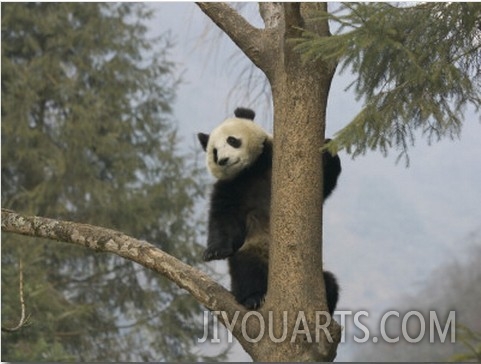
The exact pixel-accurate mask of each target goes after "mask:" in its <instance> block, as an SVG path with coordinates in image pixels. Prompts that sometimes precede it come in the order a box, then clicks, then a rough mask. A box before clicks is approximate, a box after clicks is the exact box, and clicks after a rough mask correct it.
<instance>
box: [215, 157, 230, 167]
mask: <svg viewBox="0 0 481 364" xmlns="http://www.w3.org/2000/svg"><path fill="white" fill-rule="evenodd" d="M227 163H229V158H221V159H219V160H218V161H217V164H218V165H219V166H225V165H227Z"/></svg>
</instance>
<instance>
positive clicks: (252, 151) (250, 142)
mask: <svg viewBox="0 0 481 364" xmlns="http://www.w3.org/2000/svg"><path fill="white" fill-rule="evenodd" d="M271 138H272V137H271V136H270V135H269V134H267V133H266V132H265V131H264V130H263V129H262V128H261V127H260V126H258V125H256V124H255V123H254V122H253V121H251V120H247V119H240V118H232V119H227V120H225V121H224V122H223V123H222V124H221V125H219V126H218V127H217V128H216V129H214V130H213V131H212V133H211V134H210V136H209V137H208V143H207V147H206V148H205V150H206V157H207V167H208V168H209V171H210V172H211V173H212V175H213V176H214V177H216V178H217V179H220V180H225V179H231V178H234V177H235V176H237V175H238V174H239V173H240V172H241V171H242V170H244V169H246V168H248V167H249V166H250V165H252V163H254V162H255V161H256V159H257V158H258V157H259V156H260V155H261V153H262V151H263V148H264V142H265V141H266V139H271Z"/></svg>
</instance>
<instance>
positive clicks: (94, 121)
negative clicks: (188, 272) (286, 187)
mask: <svg viewBox="0 0 481 364" xmlns="http://www.w3.org/2000/svg"><path fill="white" fill-rule="evenodd" d="M150 15H151V14H150V12H149V11H147V10H146V8H145V7H144V6H142V5H139V4H133V3H122V4H115V3H85V4H84V3H8V4H6V3H2V25H1V26H2V105H1V115H2V126H1V127H2V192H1V195H2V206H3V207H6V208H11V209H15V210H18V211H22V212H24V213H28V214H35V215H41V216H50V217H55V218H61V219H67V220H73V221H79V222H85V223H94V224H95V225H99V226H106V227H112V228H116V229H119V230H121V231H124V232H126V233H128V234H130V235H132V236H136V237H138V238H141V239H145V240H148V241H150V242H153V243H156V244H158V245H159V246H160V247H161V248H162V249H163V250H165V251H166V252H169V253H171V254H173V255H176V256H178V257H180V258H181V259H182V260H184V261H186V262H187V263H190V264H195V262H197V261H198V257H199V256H200V254H199V251H200V247H199V246H198V244H197V241H196V236H197V232H196V230H195V228H196V226H195V222H194V220H195V218H194V214H193V213H194V211H193V210H194V204H195V201H196V199H197V197H199V196H200V195H201V191H202V188H201V187H202V185H201V183H199V182H198V181H199V178H198V175H197V173H198V172H197V170H196V168H195V166H194V165H189V161H188V160H187V158H186V156H184V155H182V154H180V153H179V152H178V151H177V149H176V143H177V141H178V139H177V136H176V130H175V127H174V126H173V124H172V118H171V116H170V113H171V109H170V105H171V103H172V101H173V98H174V94H175V88H176V84H177V80H176V78H175V77H174V67H175V65H174V64H172V63H171V62H169V60H168V54H167V53H168V50H169V47H170V43H169V39H168V37H167V36H163V37H160V38H158V39H155V40H151V39H148V38H147V36H146V27H145V26H144V25H143V24H142V21H141V20H142V19H147V18H148V17H149V16H150ZM25 240H26V238H23V237H20V236H10V235H5V234H4V235H3V236H2V327H4V326H5V327H12V326H14V324H12V323H14V322H18V318H19V317H20V309H19V303H18V295H19V292H18V277H19V276H18V274H19V273H18V269H19V261H20V259H21V261H22V262H23V277H24V298H25V303H26V311H27V314H28V315H29V320H28V322H27V324H26V325H25V326H23V327H22V328H21V329H20V330H17V331H15V332H13V333H4V332H3V331H2V360H8V361H65V360H79V361H134V360H144V361H145V360H158V361H160V360H169V361H175V360H179V359H182V360H195V359H197V356H196V355H194V354H192V353H191V351H190V348H191V344H192V343H194V340H193V338H194V337H201V336H202V332H199V333H197V332H196V330H202V327H201V325H192V322H193V319H194V317H193V313H198V312H199V311H200V307H199V305H198V304H197V303H196V302H195V301H194V300H193V299H191V298H190V297H189V296H188V295H187V294H186V293H184V292H181V291H180V290H179V289H178V288H176V287H175V286H174V285H172V284H171V283H170V282H168V281H167V280H166V279H165V278H162V277H158V276H156V275H154V274H153V273H151V272H150V271H146V270H145V269H143V268H141V267H138V266H135V265H134V264H133V263H132V262H129V261H125V260H123V259H120V258H118V257H115V256H111V255H100V254H92V252H90V251H84V250H82V249H79V248H77V247H73V246H72V247H70V246H66V245H65V244H52V243H51V242H48V243H47V242H43V241H39V240H38V239H30V240H29V241H28V242H25ZM195 316H196V317H197V314H196V315H195Z"/></svg>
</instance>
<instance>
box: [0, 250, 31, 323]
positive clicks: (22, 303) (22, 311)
mask: <svg viewBox="0 0 481 364" xmlns="http://www.w3.org/2000/svg"><path fill="white" fill-rule="evenodd" d="M18 270H19V273H18V280H19V282H20V283H19V288H18V290H19V295H20V321H19V322H18V324H17V326H15V327H4V326H2V331H4V332H14V331H17V330H19V329H21V328H22V327H23V326H25V325H26V324H27V321H28V317H27V316H26V315H25V300H24V298H23V262H22V260H21V259H20V261H19V263H18Z"/></svg>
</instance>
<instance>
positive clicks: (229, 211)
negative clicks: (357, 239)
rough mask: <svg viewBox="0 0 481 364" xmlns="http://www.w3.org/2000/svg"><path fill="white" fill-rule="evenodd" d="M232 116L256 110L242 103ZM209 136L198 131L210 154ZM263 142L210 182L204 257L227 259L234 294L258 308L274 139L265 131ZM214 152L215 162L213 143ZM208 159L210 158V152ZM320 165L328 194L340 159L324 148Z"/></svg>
mask: <svg viewBox="0 0 481 364" xmlns="http://www.w3.org/2000/svg"><path fill="white" fill-rule="evenodd" d="M234 115H235V117H236V118H238V119H248V120H250V121H251V122H253V120H254V117H255V113H254V111H252V110H250V109H245V108H237V109H236V110H235V112H234ZM220 127H222V124H221V126H220ZM263 133H265V132H263ZM209 137H210V136H209V135H208V134H203V133H199V134H198V139H199V141H200V143H201V145H202V147H203V149H204V151H206V152H208V153H209V151H208V150H207V146H208V143H209ZM241 143H242V140H240V142H239V144H241ZM262 144H263V145H262V151H261V152H260V154H259V156H258V157H257V158H256V159H255V161H254V162H253V163H251V164H250V165H249V166H247V167H246V168H244V169H242V170H241V171H240V172H239V173H237V174H236V175H235V176H234V177H233V178H227V179H218V180H217V182H216V183H215V184H214V188H213V191H212V195H211V199H210V210H209V223H208V240H207V249H206V250H205V252H204V260H205V261H210V260H215V259H225V258H228V261H229V270H230V275H231V289H232V293H233V294H234V296H235V297H236V299H237V301H238V302H239V303H241V304H243V305H244V306H246V307H247V308H249V309H255V308H257V307H259V306H260V305H261V303H262V300H263V298H264V296H265V294H266V292H267V275H268V271H267V270H268V258H269V239H270V235H269V216H270V212H269V209H270V196H271V170H272V138H271V137H270V136H269V135H268V134H267V133H265V139H264V141H263V143H262ZM213 153H215V155H214V157H215V158H214V160H215V161H216V163H217V162H218V161H217V155H216V153H217V150H216V149H215V148H214V149H213ZM207 158H208V160H209V158H210V156H207ZM208 164H209V163H208ZM323 164H324V199H326V198H327V197H328V196H329V195H330V194H331V193H332V191H333V190H334V188H335V187H336V184H337V179H338V177H339V174H340V173H341V162H340V159H339V157H338V156H337V155H335V156H333V155H331V154H330V153H329V152H327V151H326V152H324V154H323ZM324 281H325V284H326V296H327V303H328V308H329V312H330V313H331V315H332V313H333V312H334V310H335V307H336V304H337V301H338V298H339V286H338V284H337V281H336V278H335V277H334V275H333V274H332V273H331V272H328V271H325V272H324Z"/></svg>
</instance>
